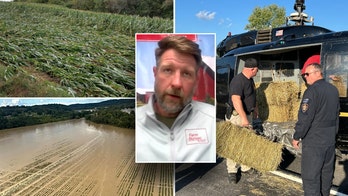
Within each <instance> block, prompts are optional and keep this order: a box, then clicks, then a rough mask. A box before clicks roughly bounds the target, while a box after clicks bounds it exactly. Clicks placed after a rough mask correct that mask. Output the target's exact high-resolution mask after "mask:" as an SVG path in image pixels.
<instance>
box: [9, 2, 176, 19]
mask: <svg viewBox="0 0 348 196" xmlns="http://www.w3.org/2000/svg"><path fill="white" fill-rule="evenodd" d="M15 2H28V3H47V4H56V5H62V6H65V7H68V8H72V9H79V10H89V11H95V12H107V13H116V14H125V15H139V16H147V17H161V18H169V19H173V0H15Z"/></svg>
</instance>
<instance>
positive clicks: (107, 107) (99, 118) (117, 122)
mask: <svg viewBox="0 0 348 196" xmlns="http://www.w3.org/2000/svg"><path fill="white" fill-rule="evenodd" d="M126 109H128V110H126ZM79 118H86V119H87V120H90V121H92V122H95V123H99V124H109V125H113V126H117V127H123V128H131V129H134V128H135V112H134V99H120V100H109V101H104V102H100V103H93V104H73V105H69V106H66V105H61V104H47V105H34V106H6V107H0V130H1V129H9V128H15V127H22V126H29V125H36V124H44V123H49V122H57V121H63V120H70V119H79Z"/></svg>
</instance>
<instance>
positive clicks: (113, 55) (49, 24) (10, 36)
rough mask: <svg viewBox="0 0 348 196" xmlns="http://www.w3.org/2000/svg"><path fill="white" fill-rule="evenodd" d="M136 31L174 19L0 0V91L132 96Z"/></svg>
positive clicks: (160, 28)
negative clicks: (0, 0) (2, 0)
mask: <svg viewBox="0 0 348 196" xmlns="http://www.w3.org/2000/svg"><path fill="white" fill-rule="evenodd" d="M57 2H59V1H57ZM62 2H63V1H62ZM64 2H68V1H64ZM74 2H82V1H74ZM83 2H85V1H83ZM86 2H87V1H86ZM138 32H146V33H166V32H168V33H170V32H173V20H172V19H166V18H160V17H145V16H143V17H142V16H139V15H124V14H115V13H102V12H94V11H84V10H77V9H70V8H67V7H63V6H61V5H52V4H41V3H40V4H37V3H22V2H0V43H1V45H0V96H2V97H134V96H135V54H134V53H135V42H134V36H135V33H138Z"/></svg>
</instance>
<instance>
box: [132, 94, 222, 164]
mask: <svg viewBox="0 0 348 196" xmlns="http://www.w3.org/2000/svg"><path fill="white" fill-rule="evenodd" d="M153 96H154V95H153ZM153 96H152V97H151V98H150V100H149V104H147V105H145V106H142V107H139V108H137V112H136V127H135V128H136V130H135V143H136V146H135V148H136V162H137V163H170V162H172V163H173V162H176V163H178V162H186V163H187V162H190V163H193V162H210V163H215V162H216V119H215V113H216V112H215V107H214V106H212V105H210V104H207V103H202V102H198V101H191V103H189V104H187V106H186V107H185V108H184V109H183V110H182V111H181V113H180V114H179V115H178V117H177V118H176V119H175V121H174V123H173V125H172V127H171V128H168V127H167V126H166V125H165V124H164V123H162V122H160V121H158V120H157V118H156V114H155V111H154V109H153Z"/></svg>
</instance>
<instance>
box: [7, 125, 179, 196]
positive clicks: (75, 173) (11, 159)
mask: <svg viewBox="0 0 348 196" xmlns="http://www.w3.org/2000/svg"><path fill="white" fill-rule="evenodd" d="M134 148H135V147H134V130H132V129H123V128H117V127H113V126H107V125H98V124H94V123H89V122H87V121H85V120H84V119H80V120H70V121H62V122H57V123H49V124H43V125H37V126H28V127H22V128H15V129H7V130H0V195H62V196H63V195H64V196H65V195H173V173H174V166H173V165H172V164H135V162H134V160H135V158H134V156H135V155H134Z"/></svg>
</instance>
